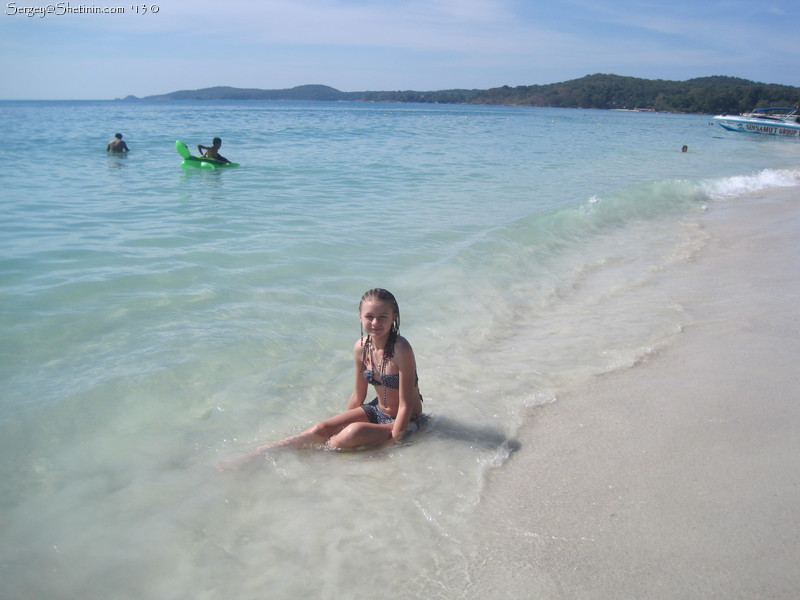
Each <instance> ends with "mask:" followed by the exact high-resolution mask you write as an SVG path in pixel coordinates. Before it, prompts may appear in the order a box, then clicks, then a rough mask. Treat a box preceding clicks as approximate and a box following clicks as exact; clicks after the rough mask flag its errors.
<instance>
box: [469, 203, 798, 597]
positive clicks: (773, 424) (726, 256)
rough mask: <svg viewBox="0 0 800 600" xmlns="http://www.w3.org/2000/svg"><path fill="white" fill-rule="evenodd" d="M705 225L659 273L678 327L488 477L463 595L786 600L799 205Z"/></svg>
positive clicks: (554, 411) (545, 416) (710, 218)
mask: <svg viewBox="0 0 800 600" xmlns="http://www.w3.org/2000/svg"><path fill="white" fill-rule="evenodd" d="M704 226H705V227H706V230H707V232H708V233H709V234H710V240H709V244H708V247H707V248H706V249H705V250H704V251H703V252H702V253H701V254H700V255H699V256H697V257H696V259H695V260H694V261H693V262H691V263H687V264H685V265H682V266H680V267H678V268H675V269H674V272H672V273H669V274H668V275H667V278H666V285H665V293H667V294H670V295H671V296H672V297H673V299H674V301H675V302H677V303H679V304H681V306H683V307H684V310H686V313H687V316H688V323H687V324H686V327H685V328H684V329H683V331H682V332H681V333H680V334H679V335H677V336H676V338H675V339H674V340H672V341H671V342H670V343H669V345H668V346H667V347H665V348H663V349H660V350H659V351H658V352H657V353H656V355H655V356H653V357H651V358H650V359H649V360H647V361H646V362H644V363H642V364H640V365H638V366H636V367H634V368H631V369H627V370H625V371H623V372H616V373H612V374H609V375H606V376H603V377H601V378H598V379H596V380H594V381H592V382H590V383H588V384H587V385H585V386H582V387H581V388H580V389H576V390H571V391H569V392H568V393H564V394H562V395H560V396H559V398H558V401H557V402H556V403H554V404H551V405H548V406H544V407H540V408H537V409H535V410H534V411H533V412H532V413H531V415H530V425H529V426H528V427H527V428H526V429H525V431H523V432H521V435H520V442H521V448H520V450H519V451H518V452H517V453H516V454H515V455H514V456H513V458H512V459H511V460H510V461H509V463H508V464H506V465H505V466H504V467H503V468H502V469H498V470H497V471H495V472H493V473H492V474H491V475H490V477H489V481H488V482H487V487H486V490H485V501H484V502H483V503H482V504H483V506H484V507H485V510H482V511H481V515H480V518H479V522H478V523H476V530H477V531H479V533H477V534H476V537H477V540H476V545H475V556H471V557H470V560H471V561H472V563H473V568H472V569H471V577H470V580H471V581H470V584H469V588H468V590H469V592H468V595H469V597H470V598H473V597H474V598H512V597H513V598H539V599H550V598H564V599H571V600H575V599H584V598H597V599H603V600H608V599H610V598H626V599H637V600H643V599H649V598H653V599H655V598H658V599H662V598H663V599H676V598H680V599H698V600H700V599H702V600H708V599H711V598H714V599H721V598H737V599H748V600H753V599H757V598H770V599H781V600H783V599H786V600H790V599H795V598H798V597H800V596H798V594H800V569H798V568H797V566H798V565H799V564H800V376H799V375H798V373H800V364H798V363H800V306H798V303H799V302H800V198H798V193H797V191H788V192H787V191H780V192H777V193H776V192H771V193H770V195H769V196H767V195H765V194H762V195H761V196H757V197H751V198H742V199H737V200H733V201H729V202H728V203H726V204H725V205H724V206H715V207H714V208H713V209H712V210H710V211H709V213H708V214H707V215H706V216H705V217H704Z"/></svg>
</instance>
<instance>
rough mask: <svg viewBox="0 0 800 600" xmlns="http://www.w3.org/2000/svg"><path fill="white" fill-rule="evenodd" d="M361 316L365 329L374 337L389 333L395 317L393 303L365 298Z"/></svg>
mask: <svg viewBox="0 0 800 600" xmlns="http://www.w3.org/2000/svg"><path fill="white" fill-rule="evenodd" d="M359 316H360V318H361V326H362V327H363V328H364V331H365V332H366V333H368V334H369V335H371V336H372V337H373V339H374V338H381V337H384V336H387V335H389V332H390V331H391V330H392V323H394V318H395V314H394V308H393V307H392V305H391V304H390V303H389V302H383V301H381V300H365V301H364V302H363V303H362V304H361V312H360V313H359Z"/></svg>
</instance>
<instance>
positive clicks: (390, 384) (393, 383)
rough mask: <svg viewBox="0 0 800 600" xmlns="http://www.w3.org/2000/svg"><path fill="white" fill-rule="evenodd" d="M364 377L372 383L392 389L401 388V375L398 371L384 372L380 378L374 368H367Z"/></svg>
mask: <svg viewBox="0 0 800 600" xmlns="http://www.w3.org/2000/svg"><path fill="white" fill-rule="evenodd" d="M364 379H366V380H367V383H370V384H372V385H382V386H384V387H387V388H390V389H392V390H399V389H400V375H399V374H397V373H383V374H382V375H381V378H380V379H376V378H375V373H374V371H373V370H372V369H365V370H364Z"/></svg>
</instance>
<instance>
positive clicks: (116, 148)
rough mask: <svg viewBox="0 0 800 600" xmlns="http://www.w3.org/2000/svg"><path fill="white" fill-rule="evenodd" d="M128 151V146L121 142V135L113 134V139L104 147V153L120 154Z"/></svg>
mask: <svg viewBox="0 0 800 600" xmlns="http://www.w3.org/2000/svg"><path fill="white" fill-rule="evenodd" d="M128 151H129V149H128V144H126V143H125V142H123V141H122V134H121V133H116V134H114V139H113V140H111V141H110V142H108V145H107V146H106V152H114V153H117V154H121V153H123V152H128Z"/></svg>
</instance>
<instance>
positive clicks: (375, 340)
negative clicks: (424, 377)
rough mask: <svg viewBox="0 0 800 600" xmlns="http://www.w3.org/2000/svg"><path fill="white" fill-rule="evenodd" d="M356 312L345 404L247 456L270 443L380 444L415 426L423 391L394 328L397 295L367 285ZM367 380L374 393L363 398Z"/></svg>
mask: <svg viewBox="0 0 800 600" xmlns="http://www.w3.org/2000/svg"><path fill="white" fill-rule="evenodd" d="M358 314H359V319H360V321H361V337H360V338H359V339H358V341H356V343H355V346H354V347H353V361H354V363H355V383H354V385H353V393H352V394H351V395H350V400H349V401H348V402H347V409H346V410H345V411H344V412H342V413H339V414H338V415H336V416H333V417H331V418H329V419H326V420H324V421H322V422H321V423H317V424H316V425H314V426H313V427H311V428H309V429H306V430H305V431H304V432H302V433H299V434H297V435H293V436H291V437H288V438H286V439H284V440H282V441H280V442H277V443H274V444H267V445H264V446H260V447H258V448H256V450H255V451H254V452H252V453H251V454H250V457H249V458H255V457H258V456H261V455H263V454H265V453H266V452H268V451H269V450H272V449H274V448H286V447H290V448H304V447H308V446H326V447H328V448H334V449H340V450H346V449H354V448H362V447H370V446H379V445H381V444H384V443H386V442H394V441H397V440H399V439H401V438H402V437H403V436H404V435H405V434H406V433H411V432H413V431H416V430H417V428H418V426H419V418H420V416H421V415H422V395H421V394H420V392H419V385H418V379H417V363H416V359H415V358H414V350H413V349H412V348H411V344H409V343H408V340H406V339H405V338H404V337H403V336H401V335H400V334H399V333H398V331H399V329H400V308H399V307H398V305H397V300H395V297H394V296H393V295H392V294H391V292H389V291H387V290H384V289H381V288H375V289H372V290H369V291H367V292H366V293H365V294H364V295H363V296H362V297H361V302H360V304H359V305H358ZM365 333H366V337H364V334H365ZM370 384H371V385H372V386H373V387H374V389H375V393H376V394H377V396H376V397H375V399H373V400H372V401H371V402H369V403H367V404H364V401H365V400H366V397H367V389H368V387H369V385H370Z"/></svg>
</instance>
